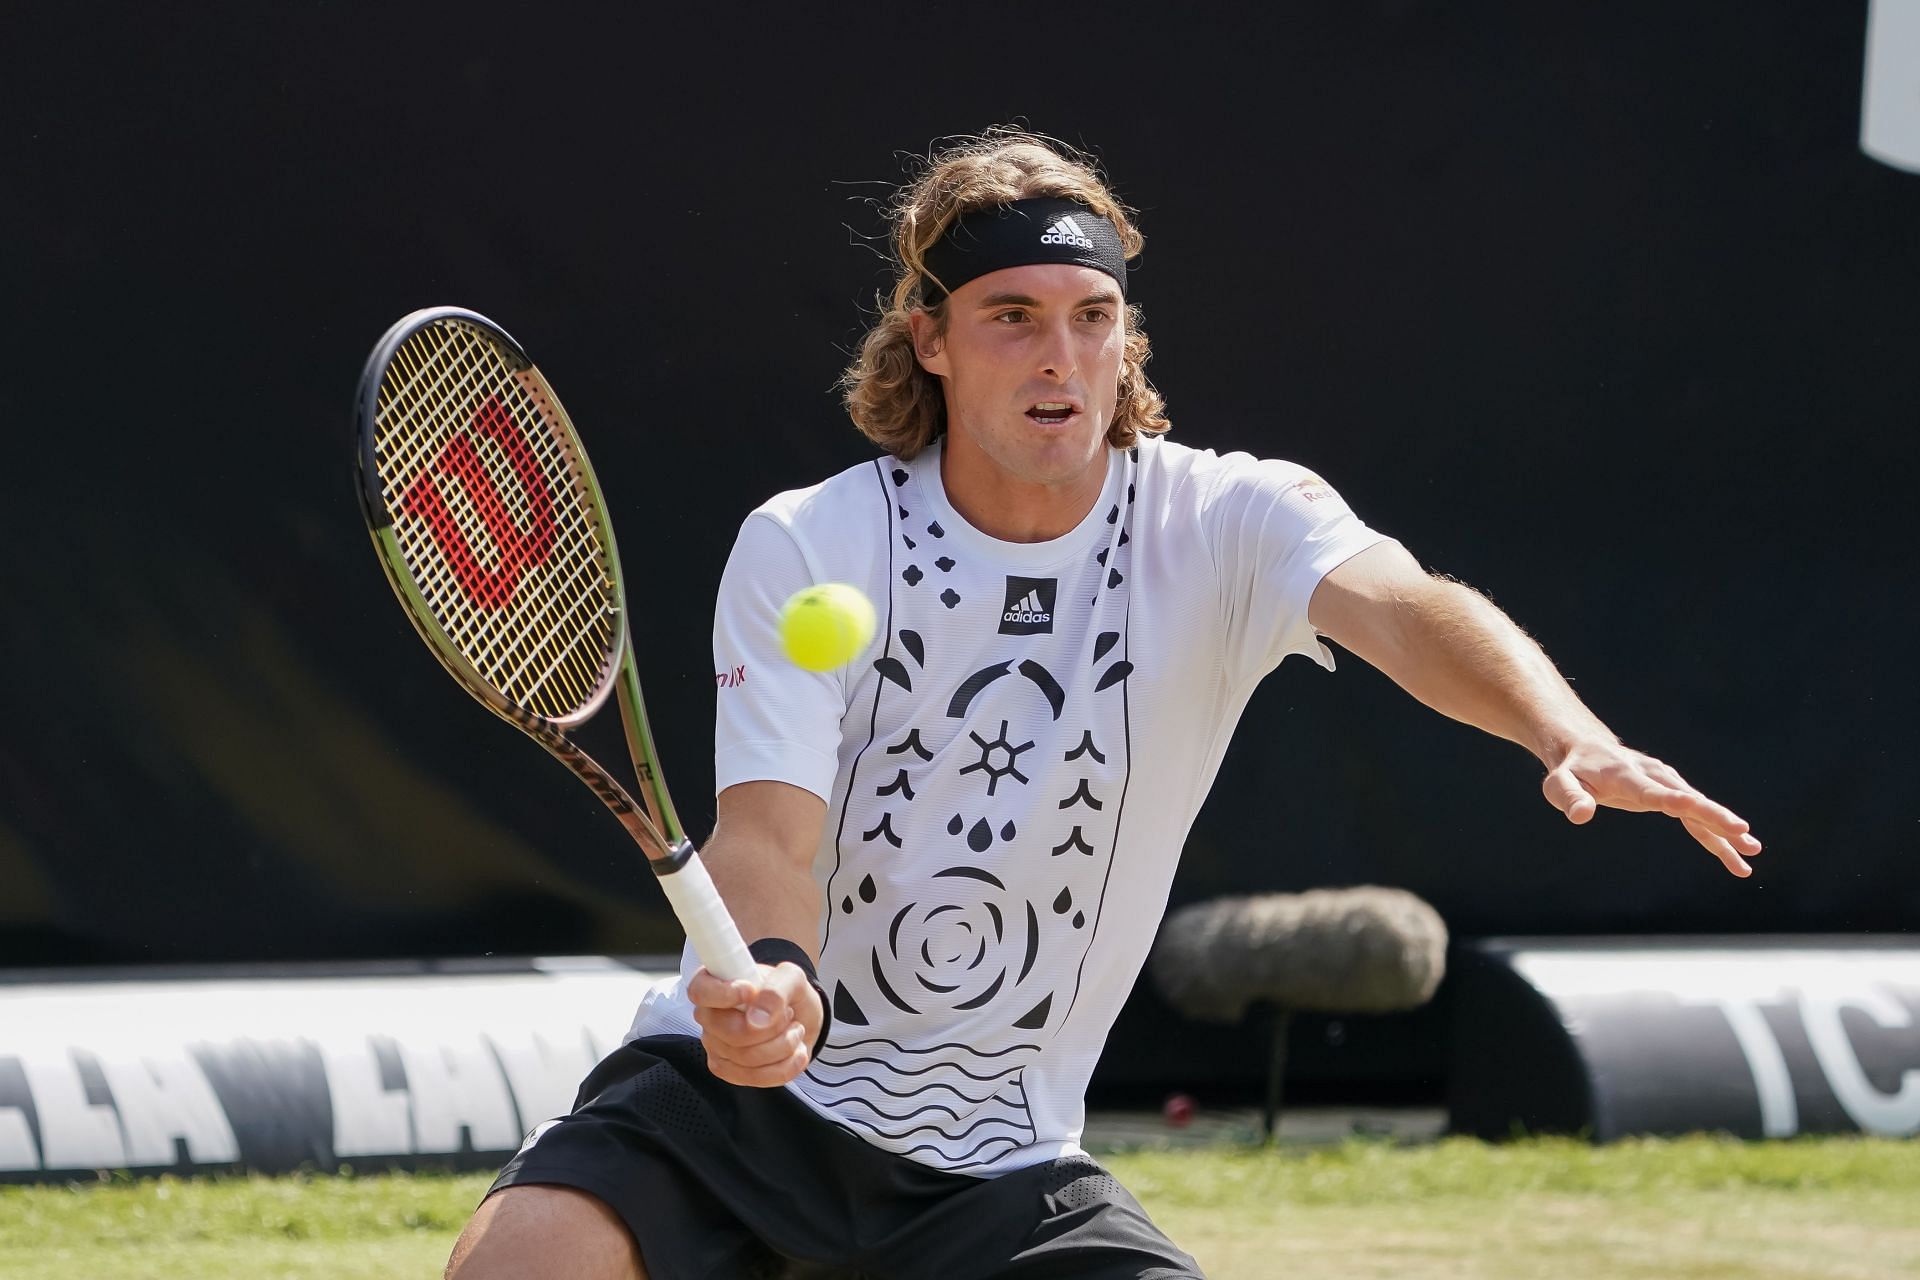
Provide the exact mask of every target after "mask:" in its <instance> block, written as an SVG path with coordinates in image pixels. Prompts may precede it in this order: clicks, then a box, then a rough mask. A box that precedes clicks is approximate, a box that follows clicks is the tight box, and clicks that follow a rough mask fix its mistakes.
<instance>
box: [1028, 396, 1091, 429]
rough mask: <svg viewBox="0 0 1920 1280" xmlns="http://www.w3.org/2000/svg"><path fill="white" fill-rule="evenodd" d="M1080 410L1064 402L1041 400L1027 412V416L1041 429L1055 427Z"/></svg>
mask: <svg viewBox="0 0 1920 1280" xmlns="http://www.w3.org/2000/svg"><path fill="white" fill-rule="evenodd" d="M1079 412H1080V410H1079V408H1078V407H1076V406H1075V405H1073V404H1071V403H1069V402H1067V401H1065V400H1042V401H1041V402H1040V403H1039V404H1037V405H1035V406H1033V408H1031V409H1029V410H1027V416H1028V417H1029V418H1032V419H1033V420H1034V421H1035V422H1037V423H1039V424H1040V425H1041V426H1043V427H1057V426H1059V425H1060V424H1061V423H1063V422H1065V421H1066V420H1067V419H1068V418H1071V417H1073V415H1074V414H1076V413H1079Z"/></svg>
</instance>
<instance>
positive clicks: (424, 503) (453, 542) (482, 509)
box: [400, 396, 554, 609]
mask: <svg viewBox="0 0 1920 1280" xmlns="http://www.w3.org/2000/svg"><path fill="white" fill-rule="evenodd" d="M476 435H477V436H483V437H485V438H486V439H488V440H490V441H492V442H493V443H494V444H496V445H498V446H499V448H500V450H501V451H502V452H504V453H505V454H506V455H507V459H508V461H509V462H511V463H512V465H513V470H514V473H515V474H516V475H518V476H519V478H520V486H521V489H522V490H523V491H524V492H525V494H526V499H527V504H526V510H527V518H528V523H529V526H530V527H529V528H527V529H525V530H522V529H521V528H520V526H519V525H518V524H516V523H515V522H514V519H513V513H512V511H511V510H510V509H509V507H508V504H507V500H506V499H505V498H504V497H502V496H501V493H500V488H499V486H498V485H497V484H496V483H495V482H494V478H493V476H491V475H490V474H488V471H487V466H486V464H485V463H484V462H483V461H481V458H480V451H479V449H478V448H476V447H475V445H474V437H475V436H476ZM442 476H444V477H446V478H447V479H448V480H450V481H452V482H453V483H455V484H457V485H459V487H460V489H461V490H462V491H463V492H464V493H465V496H466V503H467V506H468V507H469V508H470V509H471V515H470V517H469V520H471V516H478V517H479V521H480V523H481V524H482V525H484V526H485V527H486V530H487V537H488V538H489V539H491V540H492V542H493V545H494V549H495V550H496V551H497V552H498V558H497V559H496V560H495V562H494V564H493V567H491V568H488V567H487V566H486V565H485V564H483V563H482V562H481V558H480V556H479V555H478V554H476V552H475V551H474V547H473V543H472V541H471V540H470V539H469V538H468V537H467V533H466V530H465V528H463V527H462V524H461V522H460V520H459V519H458V518H457V517H456V516H455V515H454V512H453V509H452V508H451V507H450V506H449V505H448V503H447V498H446V495H445V494H444V493H443V492H442V491H441V486H440V482H439V480H438V477H442ZM400 509H401V510H402V511H404V512H406V513H407V514H408V515H410V516H415V517H418V518H419V519H422V520H425V521H426V522H427V531H428V532H429V533H430V534H431V535H432V537H433V543H434V545H435V546H436V547H438V548H439V549H440V554H441V555H442V556H444V557H445V558H446V561H447V565H448V567H449V568H450V569H452V570H453V576H454V579H455V581H457V582H458V583H459V584H460V589H461V590H462V591H464V592H465V593H466V596H467V599H469V600H471V601H472V602H473V603H474V604H475V605H477V606H479V607H480V608H483V609H504V608H506V607H507V606H508V605H509V604H511V603H513V593H514V591H515V590H516V589H517V588H518V586H519V585H520V578H521V576H522V575H523V574H525V573H526V571H527V570H528V569H529V568H531V567H533V566H535V565H538V564H541V563H543V562H544V561H545V560H546V558H547V556H548V554H549V553H551V552H552V550H553V538H554V525H553V492H552V490H551V489H549V488H548V487H547V480H546V477H545V476H543V475H541V474H540V464H539V462H538V460H537V459H536V458H535V457H534V454H533V446H532V444H531V442H529V441H528V439H527V433H526V431H525V429H524V428H522V427H521V425H520V424H519V423H518V422H516V421H514V417H513V415H512V414H511V413H509V412H508V411H507V408H506V406H505V405H503V404H501V403H500V400H499V397H497V396H488V397H487V399H486V401H485V402H484V403H483V404H481V406H480V407H479V408H478V409H476V410H475V411H474V415H473V423H472V425H471V426H470V427H469V428H468V429H467V430H466V431H463V432H461V433H460V434H459V435H457V436H455V437H454V438H453V439H451V440H449V441H447V443H446V446H445V447H444V448H442V449H441V450H440V454H439V456H438V457H436V458H435V459H434V460H433V464H432V465H431V466H429V467H426V468H423V469H422V470H421V472H420V474H419V475H417V476H415V477H414V481H413V484H412V485H410V486H409V487H408V489H407V492H406V494H405V495H404V496H403V497H402V498H401V499H400Z"/></svg>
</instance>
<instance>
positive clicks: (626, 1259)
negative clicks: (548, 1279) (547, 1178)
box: [446, 1184, 647, 1280]
mask: <svg viewBox="0 0 1920 1280" xmlns="http://www.w3.org/2000/svg"><path fill="white" fill-rule="evenodd" d="M646 1275H647V1272H646V1268H645V1267H644V1266H642V1265H641V1263H640V1251H639V1249H638V1248H636V1247H635V1245H634V1242H633V1236H632V1234H631V1233H630V1232H628V1230H627V1227H626V1224H625V1223H623V1222H622V1221H621V1220H620V1217H619V1215H617V1214H616V1213H614V1211H613V1210H612V1209H611V1208H609V1207H608V1206H607V1203H606V1202H605V1201H604V1200H601V1199H600V1198H599V1197H597V1196H592V1195H588V1194H587V1193H586V1192H584V1191H577V1190H575V1189H573V1188H572V1187H558V1186H541V1185H537V1184H529V1185H526V1186H518V1187H505V1188H502V1189H501V1190H499V1191H496V1192H494V1193H493V1194H492V1195H490V1196H488V1197H487V1198H486V1199H485V1200H483V1201H481V1203H480V1207H479V1208H478V1209H477V1210H475V1211H474V1215H473V1218H472V1220H471V1221H469V1222H468V1223H467V1228H466V1230H465V1231H462V1232H461V1233H460V1239H459V1240H458V1241H456V1242H455V1243H454V1246H453V1256H452V1257H450V1258H448V1259H447V1270H446V1280H506V1278H507V1277H518V1278H519V1280H535V1278H536V1277H543V1276H552V1277H556V1280H557V1278H558V1277H562V1276H565V1277H569V1280H571V1278H572V1277H579V1278H580V1280H646Z"/></svg>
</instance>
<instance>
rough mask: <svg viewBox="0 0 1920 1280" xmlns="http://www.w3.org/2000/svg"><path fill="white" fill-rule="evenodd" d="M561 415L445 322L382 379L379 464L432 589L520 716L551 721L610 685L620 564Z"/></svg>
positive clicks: (449, 630) (472, 655) (473, 657)
mask: <svg viewBox="0 0 1920 1280" xmlns="http://www.w3.org/2000/svg"><path fill="white" fill-rule="evenodd" d="M563 422H564V418H563V416H562V415H561V412H560V410H559V407H558V406H557V405H556V404H554V403H553V402H552V400H551V398H550V397H549V396H548V395H547V394H546V393H545V391H544V389H543V388H542V387H541V386H540V384H539V380H538V376H537V374H533V373H531V372H530V371H528V370H525V369H522V368H517V367H515V365H514V364H513V363H510V362H509V361H508V360H507V359H506V358H504V357H503V355H502V354H501V352H500V351H499V350H498V349H497V348H496V347H495V345H494V344H493V343H492V342H491V341H489V340H488V339H487V338H486V336H485V335H484V334H483V333H481V332H480V331H478V330H474V329H471V328H470V327H468V326H466V325H463V324H460V323H458V322H452V321H442V322H438V323H435V324H432V325H429V326H427V327H426V328H424V329H422V330H420V331H419V332H418V333H416V334H414V335H413V336H412V337H410V338H409V339H408V340H407V341H406V342H405V343H403V344H402V345H401V347H400V349H399V350H398V351H397V352H396V353H395V355H394V357H393V360H392V361H391V363H390V366H389V368H388V370H387V372H386V375H385V376H384V378H383V379H382V382H381V387H380V393H379V405H378V417H377V425H376V432H375V449H374V451H375V465H376V468H377V470H378V472H379V474H380V477H381V482H382V487H383V490H384V496H385V497H386V499H387V504H388V507H389V510H391V511H392V512H393V513H394V515H395V523H394V531H395V535H396V538H397V540H398V541H399V543H400V546H401V551H402V555H403V556H404V558H405V560H406V563H407V566H408V569H409V570H410V571H411V574H412V576H413V578H414V580H415V583H416V585H417V586H418V588H419V590H420V594H421V596H422V597H423V599H424V600H425V601H426V603H427V605H428V607H429V608H430V609H431V610H432V612H433V614H434V617H435V619H436V620H437V621H438V622H439V623H440V626H441V628H442V629H443V630H444V631H445V632H446V634H447V636H448V638H449V639H451V640H452V641H453V643H454V644H455V645H456V646H457V647H458V648H459V649H460V651H461V653H462V654H463V655H464V656H465V657H466V658H467V660H468V661H469V662H470V663H472V664H473V666H474V668H475V669H476V670H477V671H478V672H479V673H480V674H481V676H482V677H483V678H485V679H486V680H487V681H488V682H489V683H490V684H492V685H493V686H494V687H495V688H496V689H498V690H499V691H500V692H501V693H502V694H504V695H505V696H506V697H507V698H508V699H510V700H511V701H513V702H514V703H515V704H516V705H519V706H522V707H525V708H526V709H528V710H530V711H533V712H535V713H536V714H539V715H542V716H546V717H548V718H555V719H558V718H564V717H566V716H569V715H572V714H575V713H577V712H578V711H580V710H581V709H583V708H584V707H585V706H586V705H587V704H588V703H590V702H591V701H592V700H593V698H594V696H595V694H596V693H597V692H599V691H600V690H602V689H603V688H604V687H605V683H606V677H607V674H608V669H609V666H610V664H611V660H612V656H613V653H614V650H615V646H616V644H617V642H618V636H619V618H618V616H617V607H616V606H617V592H616V589H615V587H614V582H613V574H612V571H611V558H610V556H609V554H608V551H607V548H606V547H605V545H604V542H603V539H602V537H601V535H600V533H599V528H600V521H599V520H598V519H597V518H596V515H595V513H594V511H593V510H592V508H591V507H590V506H589V502H590V499H589V498H588V497H587V495H586V493H585V491H584V484H583V482H582V481H581V480H580V478H579V477H578V475H577V474H576V463H575V461H574V457H573V455H572V448H571V446H570V444H569V437H568V433H567V432H566V430H565V429H564V427H563V426H562V425H560V424H561V423H563Z"/></svg>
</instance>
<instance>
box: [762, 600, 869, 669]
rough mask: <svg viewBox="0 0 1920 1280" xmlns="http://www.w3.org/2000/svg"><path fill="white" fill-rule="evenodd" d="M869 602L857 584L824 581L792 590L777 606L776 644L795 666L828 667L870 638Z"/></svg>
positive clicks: (841, 664) (850, 658) (849, 656)
mask: <svg viewBox="0 0 1920 1280" xmlns="http://www.w3.org/2000/svg"><path fill="white" fill-rule="evenodd" d="M873 622H874V616H873V602H872V601H870V600H868V599H867V598H866V596H864V595H862V594H861V593H860V589H859V588H858V587H850V586H848V585H847V584H846V583H844V582H826V583H822V584H820V585H819V586H816V587H806V588H804V589H802V590H800V591H796V592H794V593H793V595H792V597H791V598H790V599H788V601H787V603H786V606H785V607H784V608H782V609H781V610H780V644H781V647H783V648H784V649H786V651H787V656H788V657H789V658H791V659H793V663H794V665H795V666H797V667H802V668H805V669H806V670H808V671H831V670H833V669H834V668H835V667H844V666H846V665H847V663H849V662H852V661H853V660H854V659H855V658H856V657H858V656H859V654H860V652H861V650H863V649H865V648H866V647H867V642H868V641H870V640H872V639H873Z"/></svg>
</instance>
